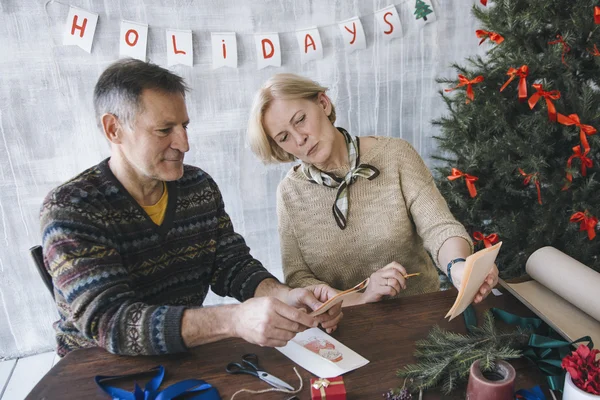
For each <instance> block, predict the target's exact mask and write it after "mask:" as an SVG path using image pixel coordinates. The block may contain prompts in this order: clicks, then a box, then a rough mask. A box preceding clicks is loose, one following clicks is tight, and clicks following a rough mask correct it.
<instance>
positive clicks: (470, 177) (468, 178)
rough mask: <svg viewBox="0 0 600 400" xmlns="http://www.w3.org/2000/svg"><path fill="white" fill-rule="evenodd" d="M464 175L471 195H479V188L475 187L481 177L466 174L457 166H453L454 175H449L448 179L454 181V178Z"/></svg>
mask: <svg viewBox="0 0 600 400" xmlns="http://www.w3.org/2000/svg"><path fill="white" fill-rule="evenodd" d="M463 176H464V177H465V183H466V184H467V189H469V194H470V195H471V197H475V196H477V189H476V188H475V181H477V180H478V179H479V178H477V177H476V176H473V175H469V174H464V173H462V172H461V171H460V170H458V169H456V168H452V175H450V176H449V177H448V180H451V181H453V180H455V179H458V178H461V177H463Z"/></svg>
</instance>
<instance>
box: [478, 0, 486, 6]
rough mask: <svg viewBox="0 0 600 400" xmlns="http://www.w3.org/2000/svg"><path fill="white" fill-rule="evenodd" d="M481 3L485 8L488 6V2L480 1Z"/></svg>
mask: <svg viewBox="0 0 600 400" xmlns="http://www.w3.org/2000/svg"><path fill="white" fill-rule="evenodd" d="M479 1H481V4H483V5H484V6H487V0H479Z"/></svg>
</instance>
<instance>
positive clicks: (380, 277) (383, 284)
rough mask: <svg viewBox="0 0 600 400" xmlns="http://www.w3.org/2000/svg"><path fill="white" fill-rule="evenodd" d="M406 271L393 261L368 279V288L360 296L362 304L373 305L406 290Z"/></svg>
mask: <svg viewBox="0 0 600 400" xmlns="http://www.w3.org/2000/svg"><path fill="white" fill-rule="evenodd" d="M404 275H406V269H404V267H403V266H402V265H400V264H398V263H397V262H396V261H393V262H391V263H389V264H388V265H386V266H385V267H383V268H381V269H380V270H378V271H375V272H374V273H373V274H371V276H370V277H369V286H367V289H366V290H365V292H364V293H363V294H362V297H363V302H364V303H375V302H378V301H380V300H381V299H383V298H384V297H386V296H396V295H397V294H398V293H400V290H402V289H406V279H405V278H404Z"/></svg>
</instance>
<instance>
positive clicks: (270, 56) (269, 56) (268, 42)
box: [254, 33, 281, 69]
mask: <svg viewBox="0 0 600 400" xmlns="http://www.w3.org/2000/svg"><path fill="white" fill-rule="evenodd" d="M254 41H255V43H256V64H257V66H258V69H263V68H265V67H268V66H270V65H272V66H273V67H281V50H280V47H279V34H278V33H256V34H255V35H254Z"/></svg>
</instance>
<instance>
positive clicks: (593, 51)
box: [588, 44, 600, 57]
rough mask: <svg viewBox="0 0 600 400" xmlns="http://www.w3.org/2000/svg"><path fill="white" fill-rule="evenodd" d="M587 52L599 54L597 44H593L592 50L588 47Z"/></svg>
mask: <svg viewBox="0 0 600 400" xmlns="http://www.w3.org/2000/svg"><path fill="white" fill-rule="evenodd" d="M588 52H589V53H590V54H591V55H593V56H594V57H598V56H600V50H598V46H596V45H595V44H594V48H593V49H592V50H590V49H588Z"/></svg>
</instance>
